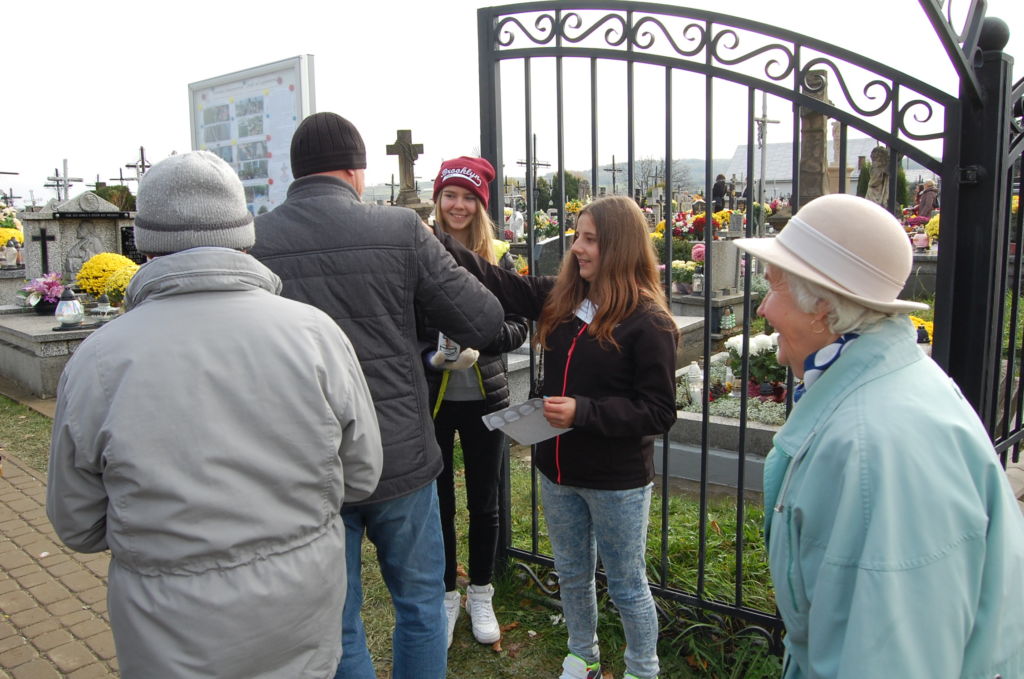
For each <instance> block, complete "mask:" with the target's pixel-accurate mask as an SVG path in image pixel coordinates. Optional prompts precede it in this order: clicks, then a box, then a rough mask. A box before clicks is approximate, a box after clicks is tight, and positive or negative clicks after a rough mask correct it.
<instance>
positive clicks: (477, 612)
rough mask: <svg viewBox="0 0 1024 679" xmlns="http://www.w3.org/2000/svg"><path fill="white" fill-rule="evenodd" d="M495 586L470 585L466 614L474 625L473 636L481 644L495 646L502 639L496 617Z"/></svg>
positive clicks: (467, 593)
mask: <svg viewBox="0 0 1024 679" xmlns="http://www.w3.org/2000/svg"><path fill="white" fill-rule="evenodd" d="M493 597H494V586H493V585H470V586H469V587H467V588H466V613H467V614H468V615H469V619H470V621H471V622H472V623H473V636H474V637H476V640H477V641H479V642H480V643H481V644H493V643H494V642H495V641H498V640H499V639H501V628H500V627H498V619H497V618H495V617H494V606H493V605H492V604H491V599H492V598H493Z"/></svg>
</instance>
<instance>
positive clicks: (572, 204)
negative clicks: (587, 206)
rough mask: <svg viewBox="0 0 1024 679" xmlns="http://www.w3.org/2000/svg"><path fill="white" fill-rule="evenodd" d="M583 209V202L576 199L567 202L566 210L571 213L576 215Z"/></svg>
mask: <svg viewBox="0 0 1024 679" xmlns="http://www.w3.org/2000/svg"><path fill="white" fill-rule="evenodd" d="M582 209H583V202H582V201H579V200H576V199H573V200H570V201H569V202H568V203H566V204H565V211H566V212H568V213H569V214H573V215H574V214H576V213H577V212H579V211H580V210H582Z"/></svg>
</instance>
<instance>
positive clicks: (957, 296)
mask: <svg viewBox="0 0 1024 679" xmlns="http://www.w3.org/2000/svg"><path fill="white" fill-rule="evenodd" d="M999 26H1002V28H1004V29H1005V26H1006V25H1005V24H1003V23H1002V22H1001V21H999V20H998V19H997V20H995V21H993V20H992V19H986V24H985V27H984V28H983V29H982V33H981V38H980V40H979V52H978V55H977V58H976V60H975V64H976V67H975V72H976V74H977V76H978V81H979V83H980V84H981V87H982V100H983V101H982V102H981V103H980V104H975V102H974V101H973V99H972V98H970V97H968V96H967V95H966V93H962V95H961V102H962V103H963V110H962V112H961V116H960V124H961V126H960V130H961V133H960V166H959V168H958V175H959V176H958V177H956V178H955V179H957V180H958V181H959V187H958V188H959V191H958V190H957V188H952V187H943V190H942V197H943V199H944V200H946V199H947V197H949V198H952V200H949V201H948V202H949V203H950V204H948V205H943V206H942V207H943V214H944V216H945V215H946V214H949V215H950V216H951V217H952V219H951V220H950V219H946V220H944V223H943V224H942V225H941V241H940V246H939V267H938V278H939V279H940V286H939V294H938V295H937V299H936V309H935V325H936V327H937V328H941V333H940V332H936V337H935V359H936V360H937V361H938V362H939V365H941V366H942V367H943V368H944V369H945V370H946V372H947V373H948V374H949V375H950V377H952V378H953V379H954V380H955V381H956V383H957V384H958V385H959V386H960V389H961V390H962V391H963V393H964V396H965V397H966V398H967V400H968V401H970V403H971V405H972V406H973V407H974V409H975V410H976V411H977V413H978V415H979V416H980V417H981V420H982V422H984V423H985V426H986V428H987V429H989V430H990V431H989V433H992V432H991V428H992V423H993V422H994V414H995V389H994V386H995V384H996V380H998V378H999V373H998V370H997V365H996V361H997V359H998V352H999V351H1000V347H999V333H1000V328H999V327H998V322H999V317H1000V310H1001V308H1002V304H1003V299H1002V290H1003V286H1002V280H1001V279H1002V278H1003V277H1004V276H1005V261H1004V260H1005V258H1006V252H1007V250H1006V233H1005V229H1004V228H1003V226H1004V224H1005V214H1004V213H1005V208H1004V205H1003V201H1002V199H1001V196H1002V195H1003V194H1002V184H1003V179H1004V177H1005V172H1006V167H1005V164H1006V155H1007V144H1008V133H1009V123H1010V121H1009V115H1010V110H1009V105H1008V102H1009V95H1010V90H1011V82H1010V77H1011V76H1010V71H1011V65H1012V58H1010V57H1009V56H1007V55H1006V54H1004V53H1003V51H1002V48H1003V47H1004V46H1005V45H1006V38H1007V37H1008V36H1007V35H1006V34H1002V33H1001V31H999V30H998V28H999ZM988 29H991V30H988ZM946 180H947V181H949V178H946ZM950 188H952V190H950ZM957 194H959V195H958V197H956V196H957ZM947 224H948V226H949V227H950V228H949V229H947V228H946V227H947ZM943 293H946V294H943ZM954 313H955V316H954Z"/></svg>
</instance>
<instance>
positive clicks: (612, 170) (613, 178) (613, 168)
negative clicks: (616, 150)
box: [605, 156, 625, 196]
mask: <svg viewBox="0 0 1024 679" xmlns="http://www.w3.org/2000/svg"><path fill="white" fill-rule="evenodd" d="M605 172H611V173H612V195H613V196H614V195H615V193H616V191H615V177H616V175H618V174H619V173H620V172H625V170H620V169H619V168H617V167H615V156H612V169H610V170H605Z"/></svg>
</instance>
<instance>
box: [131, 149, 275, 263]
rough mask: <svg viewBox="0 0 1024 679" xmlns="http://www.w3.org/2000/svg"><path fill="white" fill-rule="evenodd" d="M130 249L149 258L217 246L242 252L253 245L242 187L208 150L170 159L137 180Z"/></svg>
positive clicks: (253, 230)
mask: <svg viewBox="0 0 1024 679" xmlns="http://www.w3.org/2000/svg"><path fill="white" fill-rule="evenodd" d="M136 205H137V208H138V212H137V213H136V214H135V247H136V249H137V250H138V251H139V252H141V253H143V254H149V255H167V254H170V253H172V252H180V251H181V250H188V249H189V248H197V247H201V246H218V247H223V248H233V249H235V250H247V249H249V248H251V247H252V246H253V244H255V242H256V231H255V229H254V228H253V223H252V215H251V214H250V213H249V210H248V209H246V206H245V189H243V188H242V182H241V181H240V180H239V179H238V175H237V174H235V171H234V170H232V169H231V166H230V165H228V164H227V163H225V162H224V161H223V160H221V159H220V158H219V157H218V156H216V155H214V154H213V153H210V152H209V151H191V152H189V153H182V154H179V155H174V156H170V157H169V158H166V159H164V160H161V161H160V162H159V163H157V164H156V165H154V166H153V167H151V168H150V169H149V171H148V172H146V174H144V175H143V176H142V180H141V181H140V182H139V195H138V199H137V201H136Z"/></svg>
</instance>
